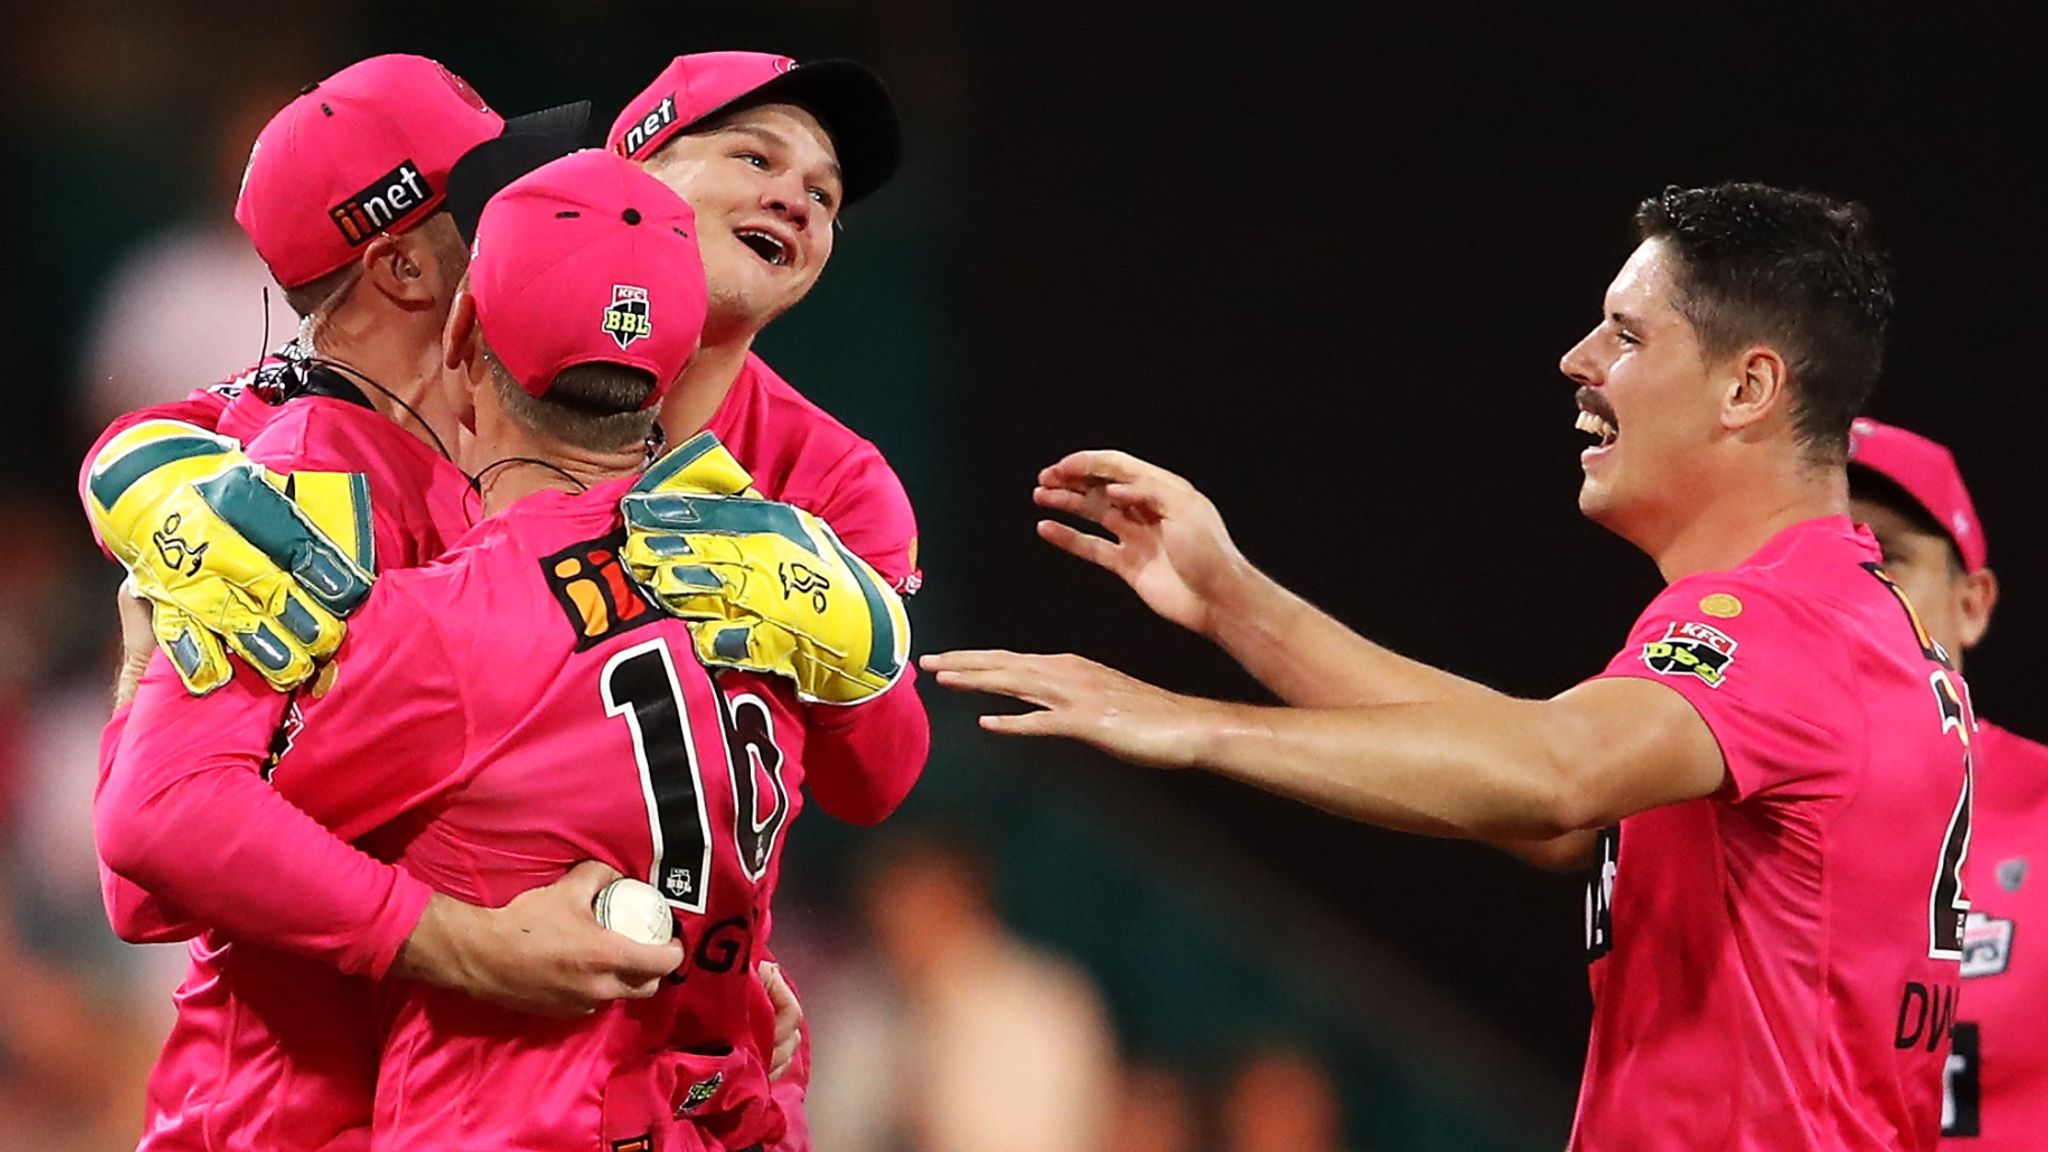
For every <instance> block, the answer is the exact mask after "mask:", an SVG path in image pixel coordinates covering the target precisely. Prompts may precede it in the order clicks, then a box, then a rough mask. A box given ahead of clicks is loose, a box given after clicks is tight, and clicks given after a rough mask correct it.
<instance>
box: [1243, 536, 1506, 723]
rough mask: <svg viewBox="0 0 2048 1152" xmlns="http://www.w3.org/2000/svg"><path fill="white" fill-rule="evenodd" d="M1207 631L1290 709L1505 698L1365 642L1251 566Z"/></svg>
mask: <svg viewBox="0 0 2048 1152" xmlns="http://www.w3.org/2000/svg"><path fill="white" fill-rule="evenodd" d="M1206 634H1207V635H1208V637H1209V638H1210V639H1211V640H1212V641H1214V642H1215V643H1216V644H1217V645H1218V646H1220V647H1221V648H1222V649H1223V650H1224V651H1225V652H1228V653H1229V654H1230V656H1231V658H1232V659H1234V660H1236V661H1237V662H1238V664H1240V665H1241V666H1243V668H1244V670H1245V671H1247V672H1249V673H1251V674H1252V675H1253V676H1254V677H1255V678H1257V680H1258V681H1259V683H1261V684H1263V685H1265V686H1266V688H1267V690H1268V691H1270V692H1272V693H1273V694H1274V695H1275V696H1278V697H1279V698H1280V699H1281V700H1283V701H1285V702H1286V703H1288V704H1291V705H1294V706H1295V707H1297V708H1353V707H1360V706H1364V705H1374V704H1404V703H1415V702H1421V701H1440V700H1459V699H1489V698H1490V699H1494V700H1505V699H1507V697H1505V696H1502V695H1501V694H1500V693H1498V692H1495V691H1494V690H1493V689H1491V688H1488V687H1486V686H1485V685H1484V684H1480V683H1477V682H1475V681H1471V680H1467V679H1465V678H1463V677H1461V676H1456V675H1453V674H1451V673H1449V672H1446V671H1444V670H1442V669H1440V668H1432V667H1430V666H1429V665H1427V664H1424V663H1422V662H1420V661H1417V660H1410V659H1408V658H1407V657H1405V656H1402V655H1400V654H1398V653H1395V652H1392V651H1390V650H1388V649H1386V648H1383V647H1381V646H1380V645H1378V644H1375V643H1373V642H1372V641H1370V640H1367V639H1366V638H1365V637H1363V636H1360V635H1359V634H1358V633H1356V632H1354V631H1352V630H1351V629H1350V628H1347V627H1345V626H1344V624H1343V623H1342V622H1340V621H1338V620H1337V619H1336V618H1335V617H1333V616H1331V615H1330V614H1329V613H1327V612H1324V611H1322V610H1321V609H1319V608H1317V607H1316V606H1315V605H1313V604H1311V603H1309V602H1308V601H1307V600H1304V599H1302V598H1301V597H1300V596H1297V595H1295V594H1294V593H1293V592H1290V591H1288V590H1287V589H1286V588H1284V587H1282V586H1281V585H1280V584H1279V583H1278V582H1277V581H1275V580H1273V578H1272V577H1270V576H1267V575H1266V574H1265V573H1263V572H1260V571H1259V570H1258V569H1256V568H1253V567H1252V566H1251V565H1250V564H1243V565H1242V566H1241V567H1239V568H1238V569H1237V571H1236V573H1235V575H1234V577H1233V579H1232V580H1231V581H1230V582H1229V584H1228V586H1227V587H1226V588H1225V589H1223V590H1222V591H1221V592H1220V593H1219V594H1218V596H1217V598H1216V600H1215V601H1214V602H1213V603H1212V604H1211V606H1210V609H1209V618H1208V625H1207V628H1206Z"/></svg>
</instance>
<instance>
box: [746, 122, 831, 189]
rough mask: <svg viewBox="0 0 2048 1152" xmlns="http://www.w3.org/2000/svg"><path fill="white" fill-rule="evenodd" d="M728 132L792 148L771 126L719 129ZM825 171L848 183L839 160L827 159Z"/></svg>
mask: <svg viewBox="0 0 2048 1152" xmlns="http://www.w3.org/2000/svg"><path fill="white" fill-rule="evenodd" d="M728 132H733V133H738V134H739V135H742V136H752V137H753V138H754V139H756V140H759V141H761V142H762V143H764V144H768V145H772V146H773V147H776V148H780V149H782V150H783V151H785V152H787V151H789V149H790V143H789V139H788V138H787V137H785V136H784V135H783V134H782V133H780V132H777V131H775V130H774V129H771V128H763V127H761V126H760V125H758V124H727V125H726V126H725V127H723V128H720V129H718V132H717V134H719V135H723V134H725V133H728ZM825 171H827V172H829V173H830V174H831V176H832V178H833V179H834V180H837V181H839V183H840V184H841V185H844V184H845V183H846V177H845V176H844V175H842V174H841V173H840V171H839V162H838V161H837V160H828V161H826V162H825Z"/></svg>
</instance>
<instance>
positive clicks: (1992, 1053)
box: [1942, 723, 2048, 1152]
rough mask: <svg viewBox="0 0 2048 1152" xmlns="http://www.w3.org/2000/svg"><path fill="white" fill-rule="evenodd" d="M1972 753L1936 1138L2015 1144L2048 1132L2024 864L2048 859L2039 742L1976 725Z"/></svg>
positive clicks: (2047, 1089)
mask: <svg viewBox="0 0 2048 1152" xmlns="http://www.w3.org/2000/svg"><path fill="white" fill-rule="evenodd" d="M1972 751H1973V754H1972V757H1971V758H1972V760H1973V761H1974V763H1975V766H1976V780H1977V783H1976V790H1975V795H1974V796H1973V797H1972V799H1973V801H1974V803H1973V804H1972V820H1971V826H1970V855H1969V858H1968V859H1967V860H1966V861H1965V862H1964V864H1963V885H1964V890H1965V891H1967V892H1968V893H1969V895H1970V919H1969V922H1968V923H1967V924H1966V925H1965V926H1964V928H1963V993H1962V996H1963V1000H1962V1005H1961V1006H1960V1007H1959V1008H1958V1009H1957V1010H1956V1026H1955V1047H1954V1049H1953V1050H1952V1051H1951V1052H1950V1053H1949V1060H1948V1076H1947V1082H1946V1083H1947V1093H1946V1096H1945V1099H1944V1102H1943V1106H1942V1135H1943V1136H1944V1137H1945V1139H1944V1140H1943V1141H1942V1147H1944V1148H1952V1149H1957V1150H1963V1149H1969V1150H1973V1152H1994V1150H1995V1152H2018V1150H2019V1149H2038V1148H2040V1147H2042V1145H2043V1142H2044V1141H2048V1040H2044V1038H2043V1030H2044V1028H2048V962H2044V960H2043V958H2042V956H2041V955H2040V951H2041V947H2042V943H2043V940H2044V939H2048V937H2044V936H2043V933H2048V874H2040V875H2037V874H2035V872H2034V871H2033V869H2034V865H2035V864H2036V862H2039V863H2041V864H2042V865H2044V866H2048V747H2043V746H2041V745H2039V744H2036V743H2034V742H2033V741H2032V740H2028V739H2026V738H2025V737H2021V736H2015V735H2013V734H2012V733H2010V732H2008V731H2006V730H2005V729H2003V728H1999V727H1995V726H1993V725H1991V724H1984V723H1979V724H1978V726H1977V741H1976V744H1975V746H1974V748H1973V750H1972ZM2022 925H2024V927H2022ZM2023 935H2024V937H2025V939H2024V940H2022V939H2021V937H2022V936H2023Z"/></svg>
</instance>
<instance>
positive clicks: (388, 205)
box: [327, 160, 434, 248]
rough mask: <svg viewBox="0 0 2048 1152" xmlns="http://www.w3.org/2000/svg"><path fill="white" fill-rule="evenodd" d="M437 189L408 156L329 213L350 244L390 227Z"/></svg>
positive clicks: (355, 243) (328, 211) (361, 241)
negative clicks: (407, 158)
mask: <svg viewBox="0 0 2048 1152" xmlns="http://www.w3.org/2000/svg"><path fill="white" fill-rule="evenodd" d="M433 194H434V190H433V188H432V187H430V186H429V185H428V184H427V178H426V177H425V176H422V175H420V169H419V165H417V164H414V163H413V162H412V161H411V160H406V161H404V162H402V163H400V164H399V166H398V167H396V168H393V169H392V170H391V171H389V172H386V173H385V174H383V175H382V176H379V177H377V178H376V179H375V180H372V181H371V182H370V186H369V187H367V188H365V189H363V190H362V191H361V192H358V193H356V194H355V195H353V196H351V197H349V198H348V199H346V200H343V201H342V202H341V203H339V204H336V205H335V206H334V207H332V208H329V209H328V210H327V216H328V218H329V219H331V220H333V221H334V226H335V227H336V228H339V229H341V234H342V236H343V237H344V238H346V239H347V240H348V243H349V247H351V248H353V247H355V246H356V245H358V244H366V243H368V242H369V239H370V237H372V236H375V235H376V234H377V233H379V232H382V231H383V230H384V229H386V228H389V227H391V225H392V223H393V222H394V221H396V220H397V219H398V218H399V217H401V216H404V215H405V214H406V213H407V212H410V211H412V210H413V209H415V208H418V207H419V206H420V205H422V204H425V203H426V202H427V200H428V198H429V197H431V196H433Z"/></svg>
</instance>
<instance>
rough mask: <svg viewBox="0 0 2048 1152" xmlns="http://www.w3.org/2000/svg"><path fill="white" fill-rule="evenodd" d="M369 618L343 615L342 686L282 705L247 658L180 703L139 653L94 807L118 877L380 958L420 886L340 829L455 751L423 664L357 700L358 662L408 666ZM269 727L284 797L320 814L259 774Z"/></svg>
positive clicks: (194, 906)
mask: <svg viewBox="0 0 2048 1152" xmlns="http://www.w3.org/2000/svg"><path fill="white" fill-rule="evenodd" d="M381 598H382V599H388V597H381ZM378 599H380V597H374V596H373V598H372V600H373V603H374V602H375V601H376V600H378ZM370 615H371V614H370V613H369V611H368V609H366V610H365V616H364V618H362V619H359V620H358V621H357V622H356V624H355V626H353V627H352V629H351V633H350V638H349V640H348V641H347V642H346V643H345V644H344V645H343V654H342V656H341V658H340V663H339V665H338V667H339V668H340V674H341V677H348V676H349V673H350V672H351V671H353V672H354V673H355V674H356V675H355V676H354V677H352V678H351V679H353V680H354V681H355V683H354V684H353V686H352V689H351V690H349V691H343V690H341V689H339V688H337V689H336V690H335V691H333V692H331V693H329V699H326V700H304V701H300V700H297V699H293V700H291V701H289V702H287V699H286V698H284V697H280V696H278V695H276V694H275V693H273V692H271V691H270V690H269V688H268V687H267V686H265V685H264V684H263V683H262V681H261V680H260V679H259V678H257V677H256V676H255V674H254V673H252V672H249V671H247V670H246V669H241V670H238V673H237V676H236V679H235V680H234V681H233V682H232V683H230V684H229V685H227V686H226V687H223V688H222V689H220V690H219V691H217V692H215V693H213V694H212V695H210V696H206V697H203V698H197V699H195V698H193V697H190V696H188V695H186V694H185V691H184V688H183V686H182V685H181V684H180V683H179V682H178V679H177V676H176V674H175V673H174V672H173V671H172V670H171V668H170V666H169V663H168V662H167V661H166V660H164V658H163V657H162V656H158V657H157V658H156V659H155V660H154V661H152V663H151V665H150V670H149V673H148V674H147V675H146V676H144V678H143V682H142V686H141V689H140V691H139V692H138V694H137V697H136V702H135V705H134V708H133V709H132V711H131V713H130V715H129V718H128V722H127V724H126V726H125V731H124V732H122V733H121V735H120V738H119V743H118V746H117V751H116V753H115V757H114V761H113V763H112V764H111V766H110V771H109V772H108V774H107V779H106V781H105V783H104V784H103V786H102V787H101V789H100V794H99V797H98V799H97V802H96V803H95V805H94V814H93V815H94V821H93V823H94V833H95V836H96V839H97V841H98V844H99V848H100V856H101V859H102V860H103V861H104V862H105V863H106V865H107V866H108V867H109V868H110V869H111V870H112V871H113V872H114V873H115V874H116V875H117V879H119V878H125V879H126V880H127V881H129V882H132V883H133V884H136V885H140V886H141V887H142V888H144V889H147V890H148V892H150V893H154V894H155V895H156V896H157V897H159V898H160V899H162V900H164V901H167V902H169V903H170V905H172V906H174V907H175V908H176V909H178V910H179V912H180V913H181V914H182V915H184V916H189V917H191V918H194V919H196V920H197V921H199V922H202V923H204V924H206V925H207V926H209V927H213V928H219V929H221V930H223V931H224V932H226V933H227V934H228V935H230V936H233V937H236V938H238V939H246V940H250V941H252V942H255V943H260V944H263V945H266V946H269V947H273V948H278V949H282V950H286V951H291V952H295V953H298V954H301V955H305V956H309V957H312V958H314V959H318V960H321V961H323V962H326V963H329V964H332V965H334V966H335V967H337V968H339V969H340V970H342V971H344V972H349V973H358V974H367V975H370V976H381V975H382V974H383V973H384V972H385V971H386V970H388V969H389V967H390V965H391V963H392V961H393V960H394V959H395V958H396V957H397V954H398V950H399V948H400V947H401V946H402V945H403V944H404V942H405V939H406V937H407V936H408V935H409V934H410V933H411V931H412V928H413V926H414V924H416V923H417V922H418V920H419V916H420V913H421V912H422V911H423V910H424V909H425V907H426V903H427V899H428V896H429V895H430V891H429V889H428V888H427V887H426V885H425V884H423V883H421V882H420V881H419V880H417V879H415V878H413V877H412V876H410V875H408V874H406V873H405V872H404V871H403V870H402V869H399V868H397V867H396V866H393V865H390V864H386V863H383V862H382V861H379V860H376V859H373V858H372V857H370V856H369V855H367V854H365V853H363V852H361V851H360V850H358V849H356V848H354V847H352V846H350V845H349V844H348V843H346V842H345V841H346V840H347V839H351V838H354V837H356V836H360V835H362V834H363V833H365V832H368V831H370V830H371V829H372V828H374V827H376V826H377V825H378V824H380V823H382V822H383V821H384V820H386V819H389V818H390V817H391V816H392V815H395V814H396V812H397V811H399V810H402V808H403V806H404V805H405V804H406V803H408V802H409V801H411V800H416V799H417V798H419V797H421V796H423V795H426V794H427V793H428V792H429V791H430V790H431V783H428V784H425V785H421V784H420V782H419V781H416V780H408V779H406V778H405V777H406V776H407V774H416V775H418V776H420V777H422V778H424V777H426V776H427V775H428V774H430V773H431V772H432V771H433V769H432V768H431V767H429V765H431V764H436V763H438V764H448V765H450V766H452V764H453V762H455V761H457V760H459V756H460V750H461V740H462V736H461V729H462V721H461V719H460V710H459V708H456V709H454V710H452V711H451V710H450V709H449V708H448V707H447V705H448V701H447V699H446V694H445V691H436V687H437V685H438V683H439V681H438V680H437V679H436V677H434V676H433V675H431V674H423V675H422V677H421V682H420V683H418V684H415V685H409V686H408V687H409V689H416V690H409V691H408V693H407V699H408V701H409V703H408V704H406V705H401V706H396V707H392V706H389V703H388V700H389V698H388V697H387V698H385V701H384V702H375V701H370V700H368V699H367V698H368V697H370V696H371V695H372V692H373V690H374V688H375V681H376V680H377V679H378V678H376V677H373V676H371V675H370V669H372V668H374V667H375V666H377V665H378V664H379V663H382V662H383V661H384V660H386V659H389V660H391V661H392V663H391V664H390V665H388V666H392V667H397V668H406V667H407V665H406V663H404V662H403V661H404V655H403V654H399V653H394V652H391V651H388V649H391V648H395V647H418V646H419V645H418V644H417V643H414V644H405V643H403V642H401V643H399V644H386V645H384V646H383V649H384V650H380V649H379V648H378V646H377V645H376V644H375V643H374V642H373V641H372V639H371V637H372V636H374V635H375V634H376V633H378V632H383V633H385V634H386V635H387V636H391V635H393V634H395V633H399V632H401V631H402V629H400V628H378V627H377V626H376V624H375V622H374V621H373V620H372V619H370V618H369V616H370ZM364 625H369V628H368V629H367V630H365V628H364V627H363V626H364ZM419 631H420V632H425V631H426V630H425V629H421V630H419ZM413 635H415V636H417V633H414V634H413ZM428 643H431V641H428ZM352 655H353V656H355V657H356V659H354V660H351V659H349V657H350V656H352ZM418 667H419V664H418V663H414V664H413V665H412V668H418ZM409 670H410V669H409ZM436 708H439V709H440V711H439V712H438V714H435V711H434V710H435V709H436ZM287 710H289V711H288V712H287ZM323 714H324V715H323ZM280 720H282V724H281V723H280ZM451 731H452V733H453V745H452V747H451V746H450V742H449V739H448V737H449V734H450V733H451ZM400 732H402V733H403V734H404V735H403V737H402V738H391V737H392V735H393V734H394V733H400ZM274 736H275V737H276V738H277V739H278V741H279V742H280V745H281V749H280V750H281V751H282V756H283V758H282V759H280V760H278V761H277V764H278V765H279V767H278V769H277V770H278V771H289V772H291V773H292V774H293V775H294V777H295V778H296V780H297V783H298V785H299V791H298V792H297V793H296V794H295V796H294V798H295V799H298V800H299V801H300V802H302V803H305V802H308V801H309V800H311V801H313V802H314V805H313V806H315V807H316V808H324V810H322V811H321V815H322V816H323V818H324V819H326V820H327V821H328V824H327V825H326V826H323V824H322V822H321V821H319V820H315V819H314V818H313V817H312V816H309V815H308V814H307V812H305V811H302V810H301V809H300V808H298V807H295V806H294V804H293V802H292V801H291V800H288V799H287V798H286V797H285V796H284V795H281V794H280V793H279V791H278V789H276V788H274V787H273V786H272V784H271V783H270V782H267V781H266V780H265V778H264V773H265V771H266V766H267V765H268V764H270V762H271V759H272V740H273V737H274ZM437 736H438V737H440V738H439V739H437ZM380 739H382V740H384V741H385V742H384V743H382V744H381V745H380V744H379V743H378V741H379V740H380ZM295 744H297V745H303V746H301V747H296V748H293V747H292V745H295ZM365 748H370V749H372V750H373V751H372V752H371V753H370V754H363V753H362V750H363V749H365ZM411 750H417V752H418V753H419V754H408V752H409V751H411ZM435 751H439V752H440V753H441V755H439V756H438V757H437V756H434V755H432V754H431V753H432V752H435ZM336 765H346V767H345V768H344V767H335V766H336ZM380 783H383V784H388V785H389V787H388V788H385V787H380V786H379V785H380ZM373 798H375V799H374V802H373ZM122 891H125V890H124V889H118V888H116V889H114V892H115V895H114V896H113V897H110V900H109V912H110V915H113V914H120V915H123V916H124V917H125V916H128V915H133V914H135V909H133V908H130V907H127V906H125V903H124V899H123V898H121V897H120V895H119V893H120V892H122ZM117 905H122V906H120V907H117ZM159 918H160V919H161V917H159ZM117 927H118V925H117Z"/></svg>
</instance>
